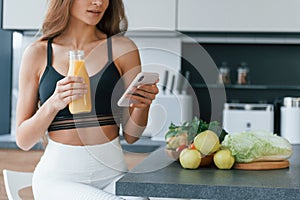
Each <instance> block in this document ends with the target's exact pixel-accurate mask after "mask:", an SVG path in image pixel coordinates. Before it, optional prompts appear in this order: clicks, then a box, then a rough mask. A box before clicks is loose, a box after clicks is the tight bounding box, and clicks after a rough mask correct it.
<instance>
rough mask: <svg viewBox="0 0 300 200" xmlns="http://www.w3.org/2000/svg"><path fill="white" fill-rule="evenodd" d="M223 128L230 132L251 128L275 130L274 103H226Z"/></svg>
mask: <svg viewBox="0 0 300 200" xmlns="http://www.w3.org/2000/svg"><path fill="white" fill-rule="evenodd" d="M223 128H224V129H225V130H226V131H227V132H228V133H236V132H242V131H250V130H265V131H269V132H273V130H274V107H273V105H272V104H248V103H225V104H224V109H223Z"/></svg>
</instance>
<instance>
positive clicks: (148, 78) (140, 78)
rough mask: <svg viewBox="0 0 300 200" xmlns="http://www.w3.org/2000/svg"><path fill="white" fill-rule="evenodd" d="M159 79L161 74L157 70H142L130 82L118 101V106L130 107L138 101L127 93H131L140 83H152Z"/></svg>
mask: <svg viewBox="0 0 300 200" xmlns="http://www.w3.org/2000/svg"><path fill="white" fill-rule="evenodd" d="M158 79H159V74H158V73H155V72H140V73H139V74H137V75H136V77H135V78H134V79H133V81H132V82H131V83H130V85H129V86H128V88H127V89H126V91H125V92H124V93H123V95H122V96H121V98H120V99H119V101H118V106H120V107H128V106H129V105H130V104H132V103H138V102H136V101H135V100H133V99H131V98H129V97H128V96H127V94H131V93H132V91H133V90H134V88H135V87H137V86H139V85H152V84H154V83H155V82H157V80H158Z"/></svg>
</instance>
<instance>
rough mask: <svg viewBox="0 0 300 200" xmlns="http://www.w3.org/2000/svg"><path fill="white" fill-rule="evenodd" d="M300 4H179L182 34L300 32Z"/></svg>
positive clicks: (200, 0) (282, 0) (210, 0)
mask: <svg viewBox="0 0 300 200" xmlns="http://www.w3.org/2000/svg"><path fill="white" fill-rule="evenodd" d="M299 8H300V1H299V0H288V1H286V0H225V1H220V0H178V27H177V29H178V30H179V31H192V32H193V31H213V32H215V31H216V32H222V31H225V32H226V31H229V32H230V31H233V32H300V20H299V19H300V12H299Z"/></svg>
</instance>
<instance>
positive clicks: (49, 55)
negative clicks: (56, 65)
mask: <svg viewBox="0 0 300 200" xmlns="http://www.w3.org/2000/svg"><path fill="white" fill-rule="evenodd" d="M52 40H53V39H52V38H50V39H48V43H47V66H51V65H52Z"/></svg>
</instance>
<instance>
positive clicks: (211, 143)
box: [194, 130, 220, 156]
mask: <svg viewBox="0 0 300 200" xmlns="http://www.w3.org/2000/svg"><path fill="white" fill-rule="evenodd" d="M194 145H195V147H196V149H198V151H200V152H201V153H202V154H203V155H205V156H206V155H210V154H212V153H214V152H216V151H218V150H219V149H220V141H219V137H218V136H217V134H216V133H215V132H213V131H211V130H206V131H203V132H201V133H199V134H198V135H197V136H196V137H195V138H194Z"/></svg>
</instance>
